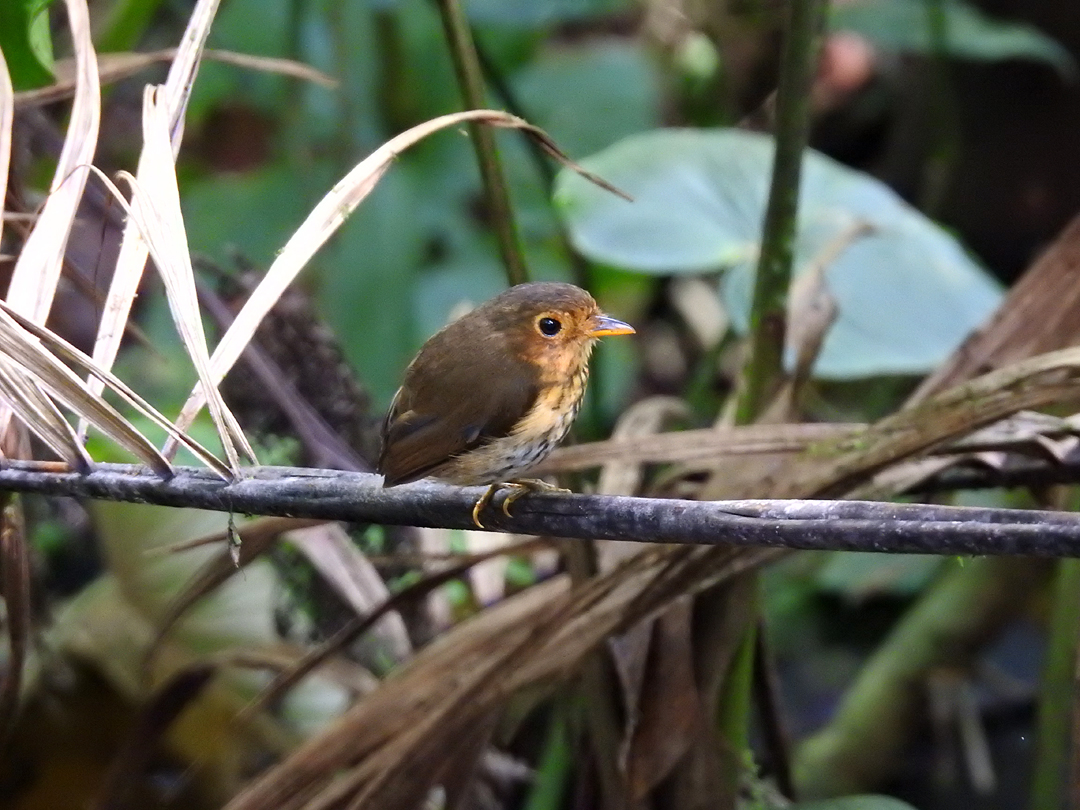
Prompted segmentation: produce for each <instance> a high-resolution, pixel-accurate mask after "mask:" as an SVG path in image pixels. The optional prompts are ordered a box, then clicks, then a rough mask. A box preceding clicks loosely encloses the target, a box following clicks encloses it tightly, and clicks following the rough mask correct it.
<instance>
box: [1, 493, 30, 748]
mask: <svg viewBox="0 0 1080 810" xmlns="http://www.w3.org/2000/svg"><path fill="white" fill-rule="evenodd" d="M3 502H4V505H3V512H2V517H0V521H2V523H0V571H2V579H3V585H4V607H5V610H6V613H7V615H6V617H5V626H6V629H7V637H8V657H7V661H5V662H4V675H3V682H2V683H0V751H2V750H3V749H4V748H5V747H6V746H7V741H8V735H10V733H11V731H12V728H13V727H14V725H15V722H14V721H15V714H16V711H17V710H18V707H19V694H20V691H21V688H22V673H23V666H24V665H25V663H26V654H27V652H28V650H29V645H30V556H29V555H28V554H27V549H26V531H25V528H26V527H25V524H24V522H23V514H22V507H21V506H20V502H19V500H17V499H16V498H15V496H13V495H11V494H10V493H5V494H4V496H3Z"/></svg>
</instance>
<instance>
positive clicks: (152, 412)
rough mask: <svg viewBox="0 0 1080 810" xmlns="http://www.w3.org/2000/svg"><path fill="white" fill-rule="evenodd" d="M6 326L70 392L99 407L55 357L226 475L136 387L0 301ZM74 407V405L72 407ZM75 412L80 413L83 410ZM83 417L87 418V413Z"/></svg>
mask: <svg viewBox="0 0 1080 810" xmlns="http://www.w3.org/2000/svg"><path fill="white" fill-rule="evenodd" d="M8 319H10V320H11V321H12V323H8ZM6 327H10V331H11V339H13V340H17V341H19V343H20V345H22V346H23V349H24V350H25V351H26V352H27V353H28V354H29V356H30V357H32V358H35V360H37V361H40V363H39V364H40V365H41V366H42V367H43V368H52V367H53V366H59V368H57V369H56V370H55V371H56V374H57V375H59V376H58V384H60V385H65V382H64V381H65V380H66V381H67V382H66V385H67V386H70V388H69V393H70V394H72V395H74V396H78V397H86V398H89V400H90V401H92V402H94V403H97V406H98V407H100V401H101V399H100V397H99V396H98V395H97V394H95V393H93V392H91V391H90V390H89V387H88V386H84V385H83V381H82V380H80V379H78V378H77V377H72V376H69V375H67V374H64V373H63V371H61V369H64V368H65V367H64V366H60V365H59V363H57V359H56V358H59V359H61V360H64V361H65V362H67V363H69V364H70V365H72V366H74V367H75V368H77V369H79V370H80V371H81V372H82V373H84V374H88V375H90V377H91V378H94V379H99V380H101V381H102V382H103V383H104V384H105V385H107V386H108V387H109V388H110V389H112V390H113V391H115V392H116V393H117V394H118V395H119V396H120V397H121V398H122V399H123V400H124V401H125V402H127V403H128V404H129V405H130V406H131V407H132V408H134V409H135V410H136V411H138V412H139V413H140V414H142V415H143V416H144V417H146V418H147V419H149V420H150V421H151V422H153V423H154V424H155V425H157V426H158V427H160V428H161V429H162V430H164V431H166V432H167V433H168V434H169V435H170V436H172V437H173V438H174V439H176V440H177V441H179V442H180V443H181V444H183V445H184V447H186V448H187V449H188V450H190V451H191V452H192V453H193V454H194V455H195V456H196V457H197V458H199V459H201V460H202V461H203V463H205V464H206V465H207V466H208V467H210V468H211V469H212V470H214V471H215V472H217V473H218V474H219V475H220V476H221V477H222V478H228V477H229V469H228V467H226V466H225V464H223V463H222V461H221V460H220V459H219V458H218V457H217V456H215V455H214V454H213V453H211V452H210V451H209V450H207V449H206V448H205V447H203V446H202V445H201V444H199V443H198V442H196V441H195V440H194V439H192V438H191V437H189V436H186V435H184V434H182V433H178V432H177V431H176V429H175V428H174V427H173V425H172V422H170V421H169V420H168V419H166V418H165V416H164V415H163V414H161V413H160V412H159V411H158V410H157V409H156V408H154V406H152V405H151V404H150V403H149V402H147V401H146V400H144V399H143V398H142V397H140V396H139V395H138V394H136V393H135V391H133V390H132V389H131V388H130V387H129V386H128V385H127V384H126V383H125V382H123V381H122V380H120V379H119V378H118V377H116V376H114V375H113V374H111V373H109V372H108V371H105V370H103V369H100V368H98V367H97V366H96V365H95V364H94V361H93V360H91V359H90V358H89V357H87V356H86V355H85V354H83V353H82V352H81V351H79V350H78V349H77V348H75V347H74V346H72V345H71V344H70V343H68V342H67V341H66V340H64V339H63V338H61V337H60V336H59V335H55V334H53V333H52V332H50V331H49V330H48V329H46V328H45V327H43V326H38V325H37V324H35V323H33V322H32V321H29V320H27V319H26V318H24V317H23V316H21V315H19V314H18V313H17V312H14V311H13V310H11V309H9V308H8V306H7V305H6V304H5V303H4V302H3V301H0V332H2V333H5V335H6V332H5V331H4V330H5V328H6ZM20 328H21V329H23V330H25V331H26V332H28V333H29V335H26V336H24V335H23V334H22V333H21V332H19V331H18V330H19V329H20ZM30 335H32V336H33V337H34V338H37V340H40V341H41V343H43V344H44V346H45V348H47V349H49V351H51V352H52V354H50V353H49V352H47V351H45V350H44V349H43V348H42V346H41V345H39V344H38V343H36V342H34V341H33V340H32V339H30V338H29V336H30ZM7 339H8V338H7V337H6V336H5V340H7ZM53 355H55V356H56V357H54V356H53ZM35 367H36V366H35ZM36 373H38V374H39V375H40V373H41V372H40V371H38V372H36ZM58 398H59V397H58ZM65 401H66V400H65ZM105 407H106V408H108V407H109V406H108V404H107V403H106V404H105ZM73 410H75V409H74V408H73ZM78 412H79V413H83V412H82V411H78ZM85 418H86V419H88V420H89V417H85ZM93 424H94V427H96V428H97V429H98V430H101V431H102V432H103V433H105V434H106V435H107V436H109V437H110V438H112V439H113V441H117V442H118V443H122V442H121V440H120V439H119V438H118V437H117V436H116V435H114V434H113V432H111V431H110V430H109V427H110V425H109V424H108V423H101V424H98V423H97V422H94V423H93ZM133 429H134V428H131V430H133ZM120 431H121V432H123V433H125V434H126V433H128V432H129V430H128V427H121V428H120ZM140 435H141V434H140ZM142 441H143V442H145V443H146V444H147V445H149V448H150V451H152V453H153V455H149V454H147V455H146V458H145V459H144V460H146V461H147V462H148V463H149V461H150V459H153V464H152V465H151V466H154V467H156V468H157V469H159V470H160V471H162V472H163V473H165V472H166V471H167V470H168V462H165V459H164V458H162V457H161V456H160V454H158V452H157V449H156V448H155V447H154V446H153V445H152V444H151V443H150V441H149V440H147V439H143V440H142ZM140 444H141V442H140ZM136 455H138V454H136ZM140 457H141V456H140ZM162 463H164V467H162V466H161V464H162Z"/></svg>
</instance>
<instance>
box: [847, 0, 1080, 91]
mask: <svg viewBox="0 0 1080 810" xmlns="http://www.w3.org/2000/svg"><path fill="white" fill-rule="evenodd" d="M934 5H935V4H934V3H929V2H927V1H926V0H855V2H850V3H837V4H835V5H834V6H833V9H832V14H831V16H830V28H832V30H834V31H841V30H845V31H854V32H856V33H858V34H861V35H863V36H864V37H866V38H867V39H869V40H872V41H873V42H875V43H876V44H878V45H879V46H881V47H882V48H886V49H889V50H896V51H910V52H914V53H921V54H929V53H934V52H935V50H936V49H937V47H938V46H937V43H935V41H934V35H933V30H932V22H931V20H932V18H931V14H933V13H935V12H934V9H933V6H934ZM939 5H940V9H941V14H942V15H943V22H944V32H945V39H944V42H943V43H942V45H943V47H944V51H945V53H946V54H947V55H949V56H952V57H955V58H958V59H974V60H979V61H987V62H997V61H1001V60H1006V59H1027V60H1034V61H1037V62H1044V63H1046V64H1049V65H1051V66H1053V67H1054V68H1056V69H1057V70H1058V71H1060V72H1061V73H1062V74H1064V75H1067V76H1073V77H1074V76H1075V75H1076V60H1075V59H1073V57H1072V55H1071V54H1070V53H1069V52H1068V51H1067V50H1066V49H1065V48H1064V47H1063V46H1062V45H1061V44H1060V43H1059V42H1057V41H1056V40H1054V39H1052V38H1051V37H1049V36H1047V35H1046V34H1044V33H1043V32H1042V31H1040V30H1039V29H1037V28H1035V27H1034V26H1032V25H1027V24H1025V23H1015V22H1005V21H1003V20H997V19H994V18H993V17H990V16H987V15H986V14H983V13H982V11H980V10H979V9H978V8H977V7H976V6H974V5H972V4H970V3H965V2H962V0H940V3H939Z"/></svg>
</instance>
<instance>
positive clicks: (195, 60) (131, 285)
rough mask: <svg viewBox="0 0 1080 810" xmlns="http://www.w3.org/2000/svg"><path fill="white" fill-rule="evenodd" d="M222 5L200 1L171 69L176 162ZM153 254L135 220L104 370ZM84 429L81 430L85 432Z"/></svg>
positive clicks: (100, 339)
mask: <svg viewBox="0 0 1080 810" xmlns="http://www.w3.org/2000/svg"><path fill="white" fill-rule="evenodd" d="M217 7H218V0H199V2H198V3H197V4H196V6H195V10H194V11H193V12H192V14H191V17H190V19H189V20H188V25H187V29H186V30H185V31H184V38H183V40H181V42H180V47H179V48H177V49H176V58H175V59H174V60H173V63H172V66H171V67H170V68H169V76H168V79H167V80H166V91H165V100H164V103H165V104H166V105H167V106H168V109H169V127H168V129H169V133H170V138H171V148H172V155H173V157H174V158H175V156H176V154H177V152H178V151H179V149H180V140H181V136H182V134H183V120H184V113H185V111H186V110H187V103H188V99H189V98H190V95H191V86H192V84H193V83H194V81H195V75H196V72H197V70H198V66H199V57H200V55H201V53H202V50H203V47H204V45H205V43H206V37H207V35H208V34H209V33H210V23H211V22H212V21H213V19H214V14H215V13H216V12H217ZM149 160H150V158H149V155H148V154H147V151H146V149H143V151H142V153H141V154H140V155H139V165H138V168H137V169H136V171H135V177H136V180H138V181H140V182H141V181H142V178H143V172H144V167H145V165H146V164H147V162H148V161H149ZM148 255H149V249H148V247H147V245H146V242H145V240H144V239H143V237H142V235H141V234H140V233H139V229H138V227H137V226H136V224H135V223H134V222H132V221H131V220H130V219H129V221H128V222H127V223H126V224H125V226H124V236H123V239H122V241H121V243H120V255H119V256H117V259H116V268H115V270H114V271H113V277H112V281H111V282H110V283H109V292H108V295H107V296H106V298H105V305H104V307H103V308H102V313H101V322H100V323H99V324H98V334H97V339H96V340H95V342H94V351H93V357H94V362H95V363H97V365H98V367H99V368H103V369H106V370H108V369H111V368H112V366H113V362H114V361H115V360H116V353H117V352H118V351H119V350H120V341H121V339H122V338H123V336H124V329H125V327H126V325H127V321H128V316H129V314H130V312H131V304H132V302H134V300H135V296H136V294H137V292H138V289H139V281H140V280H141V279H142V274H143V269H144V268H145V266H146V258H147V256H148ZM89 382H90V390H91V391H96V392H98V393H100V392H101V391H102V384H101V382H100V381H99V380H96V379H92V380H90V381H89ZM81 432H82V428H81V427H80V433H81Z"/></svg>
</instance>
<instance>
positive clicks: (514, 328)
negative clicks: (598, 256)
mask: <svg viewBox="0 0 1080 810" xmlns="http://www.w3.org/2000/svg"><path fill="white" fill-rule="evenodd" d="M483 309H485V310H487V312H486V313H485V314H486V315H487V317H488V319H489V322H490V323H491V325H492V327H493V328H494V330H495V331H496V332H498V333H499V335H500V336H501V337H502V338H504V339H505V341H506V344H507V346H508V347H509V348H510V349H511V351H513V352H514V353H515V354H516V355H517V356H519V357H521V358H522V359H524V360H527V361H529V362H530V363H533V364H535V365H536V366H537V367H538V368H540V369H542V370H543V372H544V373H543V376H544V377H548V378H549V379H551V380H560V379H565V378H566V377H567V375H570V374H573V373H575V372H576V371H577V370H578V369H579V368H581V367H582V366H583V365H584V364H585V363H587V362H588V359H589V355H590V354H591V352H592V347H593V344H594V343H595V342H596V340H597V339H598V338H601V337H606V336H608V335H632V334H634V328H633V327H632V326H630V325H629V324H627V323H623V322H622V321H619V320H616V319H615V318H612V317H610V316H608V315H605V314H604V313H603V312H601V311H600V307H598V306H597V305H596V301H594V300H593V297H592V296H591V295H589V294H588V293H587V292H585V290H583V289H581V288H580V287H575V286H574V285H572V284H560V283H555V282H536V283H532V284H519V285H517V286H516V287H511V288H510V289H509V290H506V291H505V292H503V293H502V294H500V295H498V296H496V297H495V298H493V299H491V300H490V301H488V302H487V303H486V304H484V305H483Z"/></svg>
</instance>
